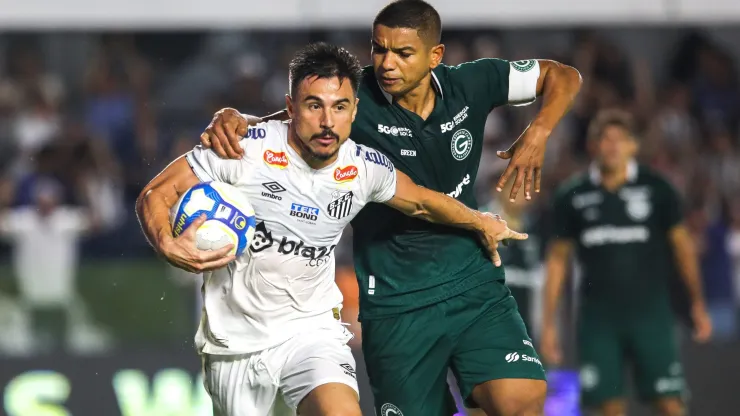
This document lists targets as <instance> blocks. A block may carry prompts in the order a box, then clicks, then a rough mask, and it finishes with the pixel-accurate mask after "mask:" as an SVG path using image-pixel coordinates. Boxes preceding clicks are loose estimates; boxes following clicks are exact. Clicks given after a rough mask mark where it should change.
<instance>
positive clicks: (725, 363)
mask: <svg viewBox="0 0 740 416" xmlns="http://www.w3.org/2000/svg"><path fill="white" fill-rule="evenodd" d="M384 3H385V1H383V0H375V1H368V0H366V1H363V2H354V1H344V2H342V1H336V0H321V1H319V0H316V1H310V0H302V1H301V0H293V1H290V0H272V1H270V2H264V3H263V2H254V1H246V2H238V1H236V0H225V1H222V2H218V3H214V2H205V1H198V2H192V4H187V5H185V4H180V3H179V2H174V1H170V0H149V1H143V0H136V1H127V2H121V3H115V4H113V3H110V2H102V3H100V2H93V1H91V0H70V1H65V2H48V1H44V0H26V1H24V2H22V3H20V2H11V1H9V0H0V179H1V181H0V212H3V214H0V215H3V216H6V218H9V217H7V215H8V213H9V212H13V211H14V210H18V209H21V208H22V207H24V206H33V205H34V204H35V203H36V202H35V201H36V197H37V196H38V195H46V196H55V195H57V196H59V200H60V201H62V202H63V203H64V204H67V205H71V206H76V207H84V208H86V209H88V210H89V211H88V212H92V213H94V215H93V216H92V217H88V218H95V219H96V224H97V228H96V229H95V230H94V232H93V233H91V234H90V235H89V236H87V237H85V238H84V239H82V240H81V243H80V245H79V251H77V250H72V251H70V252H66V253H62V252H57V251H54V252H53V253H52V252H46V251H44V249H42V248H41V247H42V246H43V244H42V243H38V241H40V240H36V241H37V243H35V244H38V245H39V248H38V250H37V251H33V250H32V252H33V253H34V256H33V257H32V258H31V259H30V260H29V259H25V260H24V261H25V262H22V263H17V262H14V259H15V260H18V261H20V260H21V259H20V257H22V256H20V255H17V253H18V252H19V251H20V250H18V248H19V245H17V244H16V243H15V242H14V241H15V240H12V239H6V240H5V243H4V244H3V245H1V246H0V392H2V394H3V396H2V400H3V407H2V410H0V413H2V412H4V414H7V415H11V416H42V415H74V416H84V415H117V414H121V415H124V416H129V415H136V416H147V415H149V416H154V415H157V416H163V415H164V416H166V415H192V416H196V415H197V416H201V415H210V410H209V408H208V400H207V397H206V396H205V394H204V392H203V391H202V388H201V385H200V381H199V379H198V368H199V362H198V359H197V358H196V356H195V354H194V352H193V347H192V338H193V332H194V328H195V323H196V319H197V313H198V312H197V307H198V306H197V302H198V301H197V295H196V293H197V284H196V283H195V282H196V277H195V276H192V275H187V274H185V273H179V272H177V271H174V270H173V269H171V268H170V267H168V266H167V265H165V264H164V263H163V262H162V261H161V260H159V259H157V258H156V257H155V256H154V255H153V253H152V251H151V249H150V248H149V247H148V246H147V244H146V242H145V240H144V238H143V237H142V235H141V232H140V231H139V227H138V224H137V222H136V219H135V216H134V211H133V201H134V199H135V197H136V195H137V194H138V192H139V191H140V189H141V188H142V187H143V185H145V184H146V182H147V181H148V180H149V179H150V178H151V177H152V176H154V175H155V174H156V173H157V172H159V171H160V170H161V169H162V168H163V167H164V166H165V164H166V163H167V162H168V161H170V160H171V159H173V158H174V157H176V156H178V155H180V154H182V153H183V152H185V151H187V150H188V149H189V148H191V147H192V146H193V145H194V144H196V142H197V137H198V135H199V133H200V132H201V131H202V129H203V128H204V127H205V126H206V125H207V123H208V122H209V121H210V119H211V116H212V114H213V112H214V111H216V110H217V109H219V108H221V107H224V106H230V107H235V108H238V109H240V110H241V111H243V112H247V113H251V114H257V115H260V114H266V113H268V112H272V111H276V110H278V109H280V108H282V107H283V104H284V101H283V100H284V98H283V97H284V93H285V91H286V88H287V74H286V69H287V62H288V61H289V59H290V57H291V54H292V53H293V51H294V50H295V49H296V48H297V47H299V46H300V45H303V44H305V43H307V42H309V41H317V40H325V41H330V42H335V43H338V44H341V45H343V46H346V47H347V48H349V49H350V50H351V51H353V52H354V53H356V54H357V55H358V56H359V57H361V58H362V60H363V62H365V63H367V62H368V60H369V42H368V36H369V33H370V27H369V26H370V22H371V21H372V18H373V16H374V13H375V12H376V11H377V10H379V8H380V7H382V5H383V4H384ZM431 3H432V4H434V5H435V6H437V7H438V8H439V10H440V12H441V14H442V18H443V23H444V24H445V31H444V36H443V42H444V43H445V44H446V45H447V52H446V55H445V59H444V62H445V63H447V64H457V63H460V62H463V61H467V60H472V59H476V58H479V57H503V58H506V59H512V60H515V59H522V58H531V57H537V58H550V59H555V60H559V61H562V62H565V63H568V64H570V65H574V66H575V67H576V68H578V69H579V70H580V71H581V73H582V75H583V77H584V80H585V83H584V86H583V89H582V92H581V94H580V96H579V98H578V102H577V104H576V106H575V108H574V109H573V111H572V112H571V113H570V114H569V115H568V116H567V117H566V118H565V119H564V120H563V122H562V123H561V125H560V126H559V128H558V129H557V130H556V131H555V132H554V133H553V136H552V138H551V139H550V142H549V145H548V152H547V160H546V166H545V168H546V169H545V175H544V178H545V181H544V182H543V192H542V194H541V195H538V196H537V197H536V198H535V200H534V201H533V202H531V203H529V204H527V205H526V206H524V207H523V212H522V214H521V217H520V218H518V219H516V220H514V221H513V222H515V223H516V224H526V225H527V226H528V227H531V228H530V229H529V230H530V234H532V235H533V236H534V238H533V239H531V240H530V241H529V242H528V244H526V245H522V246H520V247H519V248H520V249H521V250H520V251H521V252H523V253H524V255H519V256H517V255H514V254H513V250H512V249H506V250H508V251H504V252H502V254H503V255H504V256H506V257H505V258H509V259H510V265H511V266H512V267H509V268H508V270H509V272H508V273H507V274H508V275H510V276H511V277H512V280H514V282H512V283H513V284H516V286H517V287H519V288H520V292H521V293H523V295H521V296H524V297H522V298H521V299H522V301H521V302H522V303H523V306H522V308H523V309H526V310H527V311H530V310H531V311H536V310H537V307H538V304H537V301H536V299H537V293H538V289H539V288H540V287H541V283H542V275H541V268H540V266H541V253H542V247H543V246H544V244H545V242H546V240H547V230H548V221H547V218H548V209H549V201H550V196H551V192H552V190H553V189H554V188H555V187H556V186H557V184H558V183H560V182H561V181H562V180H564V179H565V178H567V177H568V176H569V175H571V174H572V173H574V172H577V171H579V170H581V169H583V168H584V167H585V166H586V164H587V150H586V146H585V140H584V136H585V129H586V126H587V124H588V122H589V120H590V118H591V117H592V116H593V115H594V114H595V112H596V111H598V110H599V109H602V108H611V107H621V108H625V109H628V110H630V111H632V112H633V113H634V114H635V115H636V117H637V119H638V120H639V122H640V126H641V131H642V133H641V140H642V151H641V159H642V161H644V162H645V163H648V164H650V165H652V166H654V167H655V168H657V169H659V170H660V171H662V172H663V173H664V174H665V175H667V176H668V178H669V179H670V180H671V181H672V182H673V184H674V185H675V186H676V187H677V188H678V189H679V190H680V192H681V193H682V195H683V196H684V197H685V198H686V209H687V222H688V224H689V226H690V228H691V230H692V232H693V233H694V235H695V238H696V241H697V243H698V246H699V248H700V253H701V262H702V263H701V264H702V272H703V278H704V283H705V288H706V293H707V297H708V301H709V305H710V308H711V310H712V314H713V318H714V319H715V327H716V337H715V339H714V340H713V341H712V342H711V344H710V345H706V346H701V347H700V346H696V345H693V344H692V343H691V342H690V341H688V336H684V337H683V338H684V356H685V359H686V371H687V373H688V377H689V383H690V387H691V393H692V394H691V398H692V400H691V408H692V414H696V415H700V416H704V415H708V416H709V415H730V414H736V413H737V409H738V408H740V396H738V395H737V387H736V386H737V385H738V383H740V376H739V375H738V374H739V373H740V372H739V371H738V369H740V349H738V348H737V346H738V339H739V335H740V326H738V318H740V197H738V195H740V194H738V191H739V190H740V84H739V83H738V80H739V77H740V66H738V63H740V3H737V2H734V1H731V0H703V1H702V0H669V1H654V0H640V1H637V0H630V1H620V2H613V3H608V4H607V3H603V2H586V1H582V0H578V1H568V2H566V1H554V2H552V1H551V2H547V1H540V0H522V1H518V2H501V1H495V2H486V3H485V4H484V3H482V2H481V3H479V2H475V1H467V0H455V1H445V0H436V1H434V0H433V1H431ZM536 109H537V106H536V105H535V106H530V107H526V108H517V109H509V108H501V109H497V110H495V111H494V112H493V113H492V114H491V116H490V117H489V120H488V124H487V128H486V136H485V138H482V139H483V140H484V141H485V146H486V149H488V150H489V151H488V152H487V153H486V155H485V158H484V160H483V162H482V164H481V173H480V175H479V181H478V189H477V190H478V191H479V195H480V198H479V202H480V203H481V204H482V205H483V204H489V206H490V207H493V208H495V207H500V205H499V204H498V203H497V201H492V198H493V197H494V195H493V194H492V193H491V192H490V190H491V184H490V179H491V178H493V177H495V175H496V174H497V172H499V171H500V170H501V169H502V167H503V166H504V164H503V163H502V162H501V161H498V160H496V158H495V155H494V151H495V150H498V149H503V148H505V147H506V146H508V144H509V143H511V141H512V140H514V139H515V138H516V137H517V135H518V133H520V132H521V131H522V129H523V128H524V126H525V125H526V123H527V121H528V120H529V119H531V116H532V114H533V113H534V112H535V111H536ZM0 218H1V217H0ZM0 222H1V221H0ZM36 234H37V233H36ZM41 235H42V238H41V240H44V239H45V238H47V236H45V235H43V234H41ZM350 235H351V230H347V232H346V233H345V237H344V239H343V242H344V244H342V246H341V247H342V250H337V256H338V259H337V260H338V273H337V280H338V283H339V284H340V286H341V287H342V289H343V291H344V293H345V296H346V305H345V312H344V317H345V319H347V320H350V321H352V317H353V316H354V315H356V307H357V303H356V302H357V301H356V299H357V295H356V291H357V286H356V284H355V283H354V281H353V279H354V276H353V272H352V268H351V253H350V250H351V247H350V246H349V245H348V244H347V243H348V242H349V240H350V238H349V237H350ZM25 237H26V240H28V239H29V238H30V237H32V236H28V235H27V236H25ZM51 238H52V237H50V236H49V237H48V239H51ZM24 241H25V240H24ZM70 241H72V240H70ZM62 242H63V241H62ZM46 243H49V241H46ZM72 246H73V247H76V246H75V245H72ZM32 247H33V246H32ZM43 247H47V246H43ZM14 248H15V249H16V250H15V251H14ZM14 253H16V255H17V258H15V257H14ZM78 256H79V261H78V262H74V261H69V260H73V259H75V258H77V257H78ZM505 261H506V260H505ZM512 263H516V267H513V266H514V265H513V264H512ZM15 264H23V265H25V266H24V267H25V269H19V268H18V267H14V265H15ZM64 273H72V275H73V276H74V287H75V291H74V292H72V293H67V294H58V296H56V297H55V293H56V292H55V290H57V289H55V287H56V286H58V285H55V282H56V283H58V279H63V278H64ZM29 276H30V277H29ZM22 279H30V280H32V283H33V284H32V285H31V286H34V287H42V288H47V292H48V293H45V294H42V295H43V296H47V298H49V299H53V300H52V301H50V303H49V304H47V305H46V306H45V307H32V306H31V302H30V301H29V299H28V296H29V295H28V294H27V290H25V289H24V285H23V282H22V281H21V280H22ZM571 281H572V282H577V279H572V280H571ZM573 286H575V284H574V285H573ZM42 292H43V291H42ZM675 294H676V296H675V299H676V300H677V302H676V305H677V310H678V311H681V310H682V308H681V305H682V302H681V300H682V297H681V293H680V290H676V291H675ZM37 295H38V294H37ZM572 304H573V302H571V305H572ZM49 305H51V306H49ZM37 306H38V305H37ZM571 309H572V308H571ZM571 309H569V308H564V311H563V327H564V329H565V330H566V333H568V332H567V331H568V328H570V327H571V326H570V325H569V323H570V322H572V319H573V314H572V313H570V310H571ZM534 316H536V314H535V315H534ZM530 323H531V328H530V330H531V331H532V332H533V335H534V336H535V338H536V330H537V322H536V319H533V320H532V321H531V322H530ZM353 328H354V329H355V330H356V331H357V332H358V335H359V334H360V332H359V326H358V325H357V323H356V322H355V323H354V326H353ZM571 338H572V336H568V337H566V351H567V352H568V355H569V359H568V365H567V366H565V367H564V368H561V369H553V372H551V376H550V378H551V390H552V397H551V399H550V402H549V403H548V406H549V412H548V415H568V414H577V413H575V412H571V411H570V410H566V407H567V406H568V405H569V404H572V403H573V400H574V399H575V398H576V396H575V395H574V390H573V387H574V384H573V383H574V381H575V372H573V371H572V369H573V368H574V360H573V349H572V347H570V346H569V345H570V344H571V342H570V339H571ZM358 342H359V337H358V338H357V339H356V340H355V341H354V343H355V344H354V345H355V346H357V345H358ZM358 361H361V355H358ZM358 365H359V368H358V375H359V378H360V381H361V383H362V387H363V409H364V411H365V414H368V415H370V414H373V413H372V401H371V396H370V393H369V392H368V391H367V385H366V382H365V380H364V372H363V368H362V367H363V366H362V365H361V364H360V363H359V362H358ZM640 412H643V413H640ZM635 414H645V413H644V409H641V410H640V411H639V412H638V413H635Z"/></svg>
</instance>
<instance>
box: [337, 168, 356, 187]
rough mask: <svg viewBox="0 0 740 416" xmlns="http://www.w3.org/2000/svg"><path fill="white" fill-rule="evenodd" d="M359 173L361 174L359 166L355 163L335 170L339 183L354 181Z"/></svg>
mask: <svg viewBox="0 0 740 416" xmlns="http://www.w3.org/2000/svg"><path fill="white" fill-rule="evenodd" d="M357 175H359V171H358V170H357V166H354V165H349V166H347V167H344V168H336V169H335V170H334V180H335V181H337V182H339V183H343V182H349V181H353V180H355V178H356V177H357Z"/></svg>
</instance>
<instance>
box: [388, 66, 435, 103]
mask: <svg viewBox="0 0 740 416" xmlns="http://www.w3.org/2000/svg"><path fill="white" fill-rule="evenodd" d="M376 82H377V80H376ZM378 88H380V92H381V93H383V97H385V99H386V100H387V101H388V103H389V104H393V96H392V95H390V94H388V93H387V92H385V90H384V89H383V87H381V86H380V83H379V82H378ZM432 88H434V89H435V90H436V91H437V93H439V97H440V98H442V99H443V100H444V98H445V94H444V92H442V84H440V83H439V78H437V74H435V73H434V71H432Z"/></svg>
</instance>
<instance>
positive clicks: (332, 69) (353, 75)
mask: <svg viewBox="0 0 740 416" xmlns="http://www.w3.org/2000/svg"><path fill="white" fill-rule="evenodd" d="M289 74H290V75H289V77H290V78H289V82H290V95H291V97H294V96H295V93H296V90H297V89H298V85H299V84H300V83H301V82H302V81H303V80H304V79H306V78H309V77H319V78H334V77H337V78H339V81H340V82H343V81H344V80H348V81H349V82H350V85H351V86H352V91H354V92H355V94H356V93H357V89H358V88H359V87H360V79H361V78H362V66H360V61H359V60H358V59H357V57H355V56H354V55H352V54H351V53H350V52H349V51H348V50H346V49H344V48H340V47H339V46H336V45H330V44H328V43H324V42H319V43H311V44H309V45H307V46H305V47H303V48H302V49H301V50H299V51H298V52H296V54H295V56H294V57H293V60H292V61H290V66H289Z"/></svg>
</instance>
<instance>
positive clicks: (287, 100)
mask: <svg viewBox="0 0 740 416" xmlns="http://www.w3.org/2000/svg"><path fill="white" fill-rule="evenodd" d="M285 109H286V110H288V117H290V119H291V120H292V119H293V98H292V97H291V96H290V95H289V94H285Z"/></svg>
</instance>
